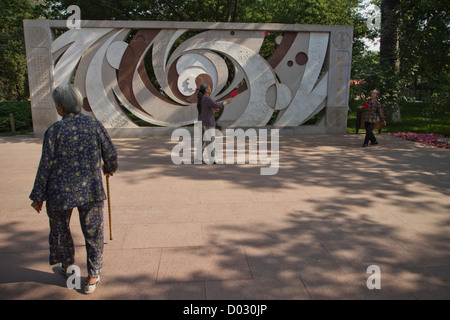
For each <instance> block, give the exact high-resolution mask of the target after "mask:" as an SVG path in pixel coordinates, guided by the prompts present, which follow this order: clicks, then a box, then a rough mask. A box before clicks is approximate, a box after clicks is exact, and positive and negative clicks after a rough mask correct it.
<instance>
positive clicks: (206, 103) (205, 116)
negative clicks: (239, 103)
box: [198, 94, 223, 127]
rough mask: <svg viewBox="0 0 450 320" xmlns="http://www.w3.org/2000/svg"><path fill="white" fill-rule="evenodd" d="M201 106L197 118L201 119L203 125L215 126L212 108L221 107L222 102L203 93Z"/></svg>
mask: <svg viewBox="0 0 450 320" xmlns="http://www.w3.org/2000/svg"><path fill="white" fill-rule="evenodd" d="M201 106H202V112H201V113H200V114H199V116H198V120H201V121H202V125H203V126H206V127H215V126H216V120H215V119H214V109H215V108H219V109H223V102H215V101H214V100H213V99H211V97H210V96H208V95H206V94H205V95H203V96H202V101H201Z"/></svg>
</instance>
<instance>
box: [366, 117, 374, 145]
mask: <svg viewBox="0 0 450 320" xmlns="http://www.w3.org/2000/svg"><path fill="white" fill-rule="evenodd" d="M364 127H365V129H366V137H365V138H364V144H369V141H370V142H372V143H375V142H377V139H376V138H375V135H374V134H373V128H374V127H375V123H371V122H366V121H365V122H364Z"/></svg>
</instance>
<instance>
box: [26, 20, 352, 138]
mask: <svg viewBox="0 0 450 320" xmlns="http://www.w3.org/2000/svg"><path fill="white" fill-rule="evenodd" d="M24 27H25V40H26V49H27V58H28V70H29V84H30V94H31V104H32V111H33V112H32V114H33V127H34V131H35V135H36V136H42V135H43V132H44V131H45V129H46V128H47V127H48V126H49V125H50V124H51V123H52V122H54V121H56V120H57V119H58V116H57V114H56V111H55V109H54V107H53V102H52V100H51V91H52V89H53V88H54V87H56V86H58V85H61V84H65V83H70V82H73V83H75V84H76V85H77V86H78V87H79V88H80V90H81V92H82V94H83V96H84V106H83V112H84V113H86V114H90V115H92V116H94V117H96V118H97V119H98V120H99V121H101V122H102V123H103V125H104V126H105V127H106V128H111V129H113V128H116V129H121V128H127V129H133V130H140V129H141V128H140V127H139V126H138V125H136V124H135V123H134V122H133V121H131V120H130V117H129V116H128V115H127V112H126V110H128V112H129V113H132V114H134V115H135V116H136V117H138V118H140V119H141V120H143V121H145V122H148V123H151V124H154V125H157V126H163V127H179V126H185V125H190V124H192V123H193V122H194V121H196V119H197V110H196V101H197V92H196V89H197V88H198V86H199V84H201V83H203V82H207V83H209V84H210V86H211V87H212V90H213V92H212V94H211V96H212V97H213V98H214V99H215V100H222V99H226V98H228V96H229V93H230V92H231V91H233V90H235V89H236V90H238V91H239V94H238V95H237V96H236V97H235V98H233V103H232V104H230V105H229V106H227V108H225V110H224V111H223V113H222V114H221V116H220V118H219V124H221V125H223V126H227V127H263V126H266V125H268V124H269V122H270V124H271V125H273V126H276V127H299V128H302V124H304V123H305V122H306V121H308V120H309V119H311V118H312V117H314V116H315V115H317V114H318V113H319V112H321V111H323V110H325V111H324V112H321V115H322V117H321V119H320V120H319V121H317V123H316V124H315V125H314V126H313V127H314V128H313V129H310V130H309V131H311V130H313V131H312V132H316V133H345V128H346V122H347V105H348V94H349V82H350V81H349V80H350V66H351V52H352V33H353V29H352V27H347V26H309V25H282V24H235V23H196V22H130V21H82V22H81V28H79V29H71V30H68V29H65V28H66V22H65V21H49V20H25V21H24ZM64 29H65V30H64ZM56 30H58V34H59V35H58V36H57V37H56V36H55V34H57V33H55V31H56ZM267 33H278V34H279V36H277V37H276V39H274V41H275V42H276V44H274V47H275V49H274V51H273V53H272V55H271V56H270V57H269V58H268V59H264V58H263V57H262V56H261V55H260V53H259V52H260V49H261V46H262V45H263V41H264V39H265V37H266V35H267ZM180 39H183V41H182V42H181V43H180V41H181V40H180ZM266 41H267V40H266ZM147 55H150V57H151V59H147V60H151V66H150V67H149V66H147V67H146V65H145V64H144V58H145V57H146V56H147ZM149 69H150V70H151V71H152V75H151V77H150V76H149V74H148V70H149ZM150 78H151V79H152V81H151V80H150ZM155 82H156V84H155ZM274 114H275V115H276V119H273V117H274ZM309 127H310V126H309ZM307 131H308V130H307V129H305V130H304V132H307ZM117 132H118V133H117ZM127 132H130V130H128V131H127ZM299 132H302V131H301V130H300V131H299ZM117 135H118V136H120V130H119V131H116V136H117Z"/></svg>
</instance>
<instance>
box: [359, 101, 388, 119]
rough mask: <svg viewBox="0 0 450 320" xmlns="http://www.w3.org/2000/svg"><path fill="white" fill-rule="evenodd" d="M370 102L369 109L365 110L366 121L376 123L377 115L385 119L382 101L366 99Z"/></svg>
mask: <svg viewBox="0 0 450 320" xmlns="http://www.w3.org/2000/svg"><path fill="white" fill-rule="evenodd" d="M366 102H367V103H368V104H369V106H370V107H369V109H363V110H364V122H370V123H376V122H377V116H379V117H380V120H381V121H384V115H383V109H382V108H381V103H380V102H379V101H378V100H374V101H370V100H368V101H366Z"/></svg>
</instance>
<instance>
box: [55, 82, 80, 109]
mask: <svg viewBox="0 0 450 320" xmlns="http://www.w3.org/2000/svg"><path fill="white" fill-rule="evenodd" d="M52 96H53V100H54V101H55V104H56V105H57V106H61V107H62V108H63V110H64V112H65V113H66V114H69V113H75V114H78V113H80V112H81V108H82V107H83V96H82V95H81V92H80V90H79V89H78V88H77V87H76V86H75V85H73V84H66V85H62V86H59V87H57V88H56V89H55V90H53V94H52Z"/></svg>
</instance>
